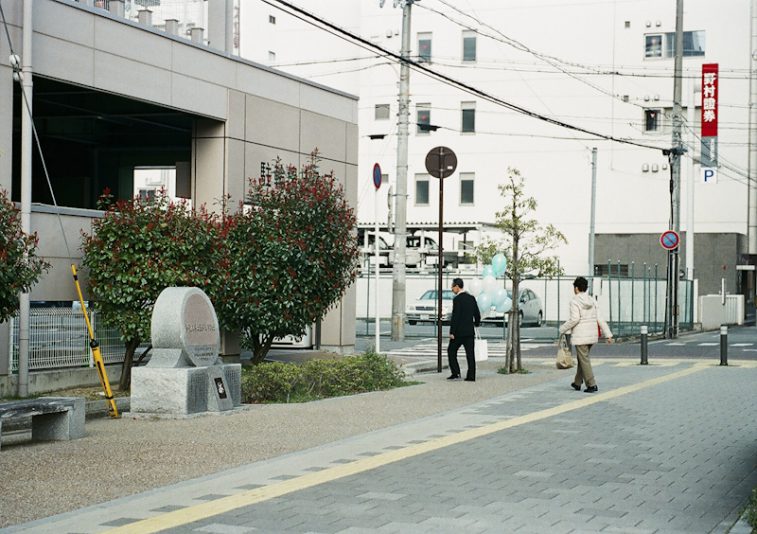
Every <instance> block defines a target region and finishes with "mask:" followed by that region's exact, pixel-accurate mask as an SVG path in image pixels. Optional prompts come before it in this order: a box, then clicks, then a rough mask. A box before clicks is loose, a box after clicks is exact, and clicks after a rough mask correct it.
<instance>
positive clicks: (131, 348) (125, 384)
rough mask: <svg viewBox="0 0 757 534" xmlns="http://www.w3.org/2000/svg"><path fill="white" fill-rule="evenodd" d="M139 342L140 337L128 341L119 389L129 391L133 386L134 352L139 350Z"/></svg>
mask: <svg viewBox="0 0 757 534" xmlns="http://www.w3.org/2000/svg"><path fill="white" fill-rule="evenodd" d="M139 343H140V340H139V339H133V340H131V341H128V342H127V343H126V352H125V353H124V363H123V365H122V366H121V380H119V381H118V389H120V390H121V391H128V390H129V388H131V368H132V365H133V362H134V353H135V352H136V351H137V347H139Z"/></svg>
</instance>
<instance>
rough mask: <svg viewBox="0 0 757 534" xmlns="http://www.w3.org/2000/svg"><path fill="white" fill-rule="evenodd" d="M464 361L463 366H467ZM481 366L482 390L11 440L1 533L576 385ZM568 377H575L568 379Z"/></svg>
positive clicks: (388, 395)
mask: <svg viewBox="0 0 757 534" xmlns="http://www.w3.org/2000/svg"><path fill="white" fill-rule="evenodd" d="M463 361H464V359H463ZM500 365H501V362H493V361H488V362H485V363H484V364H482V365H481V364H480V365H479V377H478V378H479V379H478V380H477V381H476V382H475V383H473V384H472V383H468V382H462V381H455V382H448V381H447V380H445V378H446V376H447V373H446V372H445V373H442V374H437V373H430V374H417V375H413V376H411V379H412V380H417V381H420V382H422V384H419V385H415V386H409V387H403V388H398V389H394V390H391V391H380V392H374V393H367V394H362V395H356V396H351V397H339V398H334V399H327V400H322V401H317V402H309V403H305V404H268V405H251V406H245V407H244V409H241V410H237V411H235V412H234V413H231V414H225V415H220V416H219V415H216V416H203V417H193V418H189V419H179V420H166V419H161V420H158V419H131V418H128V417H124V418H122V419H118V420H112V419H108V418H93V419H88V420H87V423H86V431H87V436H86V437H85V438H82V439H78V440H73V441H60V442H49V443H31V442H30V441H28V438H29V434H28V433H26V434H20V435H9V436H8V437H7V438H4V439H3V444H2V451H0V474H1V475H0V477H1V478H2V482H1V483H0V527H4V526H10V525H15V524H18V523H23V522H26V521H31V520H34V519H39V518H42V517H48V516H50V515H54V514H58V513H62V512H67V511H70V510H75V509H77V508H81V507H83V506H88V505H92V504H96V503H99V502H103V501H108V500H111V499H114V498H117V497H122V496H125V495H131V494H134V493H138V492H142V491H145V490H149V489H152V488H156V487H160V486H165V485H168V484H172V483H175V482H179V481H182V480H187V479H191V478H195V477H199V476H203V475H208V474H212V473H215V472H218V471H221V470H223V469H228V468H232V467H235V466H239V465H242V464H247V463H251V462H256V461H259V460H264V459H267V458H272V457H276V456H279V455H282V454H285V453H289V452H293V451H297V450H302V449H307V448H310V447H314V446H317V445H322V444H324V443H328V442H332V441H336V440H339V439H342V438H345V437H348V436H353V435H357V434H362V433H364V432H369V431H372V430H377V429H380V428H385V427H388V426H392V425H395V424H399V423H403V422H406V421H411V420H414V419H418V418H421V417H425V416H429V415H433V414H437V413H440V412H444V411H446V410H450V409H455V408H459V407H462V406H465V405H468V404H473V403H476V402H479V401H482V400H486V399H489V398H492V397H496V396H499V395H502V394H505V393H508V392H511V391H515V390H518V389H521V388H525V387H528V386H530V385H533V384H537V383H540V382H544V381H549V380H554V379H556V378H559V377H561V376H562V377H564V378H565V385H566V387H567V385H568V382H569V380H570V377H568V375H567V374H566V373H565V372H561V371H557V370H555V369H554V368H551V367H550V368H548V367H546V366H538V365H531V366H530V367H529V370H530V371H531V373H529V374H523V375H499V374H496V372H495V371H496V368H497V367H499V366H500ZM568 374H571V377H572V373H568Z"/></svg>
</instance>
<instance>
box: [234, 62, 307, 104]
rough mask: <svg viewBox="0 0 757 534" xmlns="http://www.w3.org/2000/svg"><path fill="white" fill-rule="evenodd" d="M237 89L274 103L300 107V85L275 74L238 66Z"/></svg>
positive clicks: (242, 65) (246, 66) (247, 66)
mask: <svg viewBox="0 0 757 534" xmlns="http://www.w3.org/2000/svg"><path fill="white" fill-rule="evenodd" d="M236 89H238V90H240V91H244V92H245V93H247V94H250V95H254V96H258V97H260V98H264V99H267V100H271V101H274V102H280V103H282V104H287V105H290V106H294V107H299V106H300V84H299V83H298V82H296V81H294V80H292V79H289V78H285V77H283V76H279V75H277V74H275V73H273V72H269V71H265V70H260V69H255V68H251V67H250V66H249V65H244V64H241V63H240V64H237V86H236Z"/></svg>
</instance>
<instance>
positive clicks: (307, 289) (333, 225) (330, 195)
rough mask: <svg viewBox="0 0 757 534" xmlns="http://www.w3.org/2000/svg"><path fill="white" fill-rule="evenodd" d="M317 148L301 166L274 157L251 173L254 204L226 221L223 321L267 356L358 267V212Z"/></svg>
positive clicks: (220, 293) (315, 315) (256, 357)
mask: <svg viewBox="0 0 757 534" xmlns="http://www.w3.org/2000/svg"><path fill="white" fill-rule="evenodd" d="M317 163H318V157H317V151H316V152H314V153H313V154H312V155H311V161H310V163H309V164H307V165H306V166H305V167H304V168H303V170H302V172H301V173H299V174H298V173H297V169H296V168H295V167H292V166H289V167H284V166H283V165H282V164H281V161H277V162H276V163H275V165H274V169H273V175H272V176H268V177H266V176H264V177H261V178H257V179H251V180H250V187H249V193H248V196H247V205H246V206H243V209H240V210H239V211H238V212H237V213H235V214H233V215H231V216H230V217H227V218H226V219H225V221H224V227H223V235H222V240H223V243H224V247H225V249H226V253H225V254H224V256H223V258H222V259H221V263H220V265H219V275H220V279H219V280H218V282H217V283H216V284H215V286H216V287H215V289H214V297H215V298H214V302H215V304H216V310H217V311H218V316H219V320H220V322H221V324H222V325H223V326H224V327H225V328H228V329H236V330H240V331H241V332H242V344H243V345H244V346H245V347H247V348H249V349H251V350H252V351H253V359H252V361H253V363H259V362H261V361H263V358H264V357H265V355H266V354H267V352H268V350H269V349H270V347H271V344H272V342H273V339H274V338H276V337H282V336H286V335H290V334H295V335H296V334H301V333H303V332H304V331H305V328H306V327H307V326H308V325H311V324H313V323H314V322H315V321H317V320H319V319H320V318H321V317H323V315H324V314H325V313H326V312H327V311H328V310H329V309H330V308H331V307H332V306H334V305H335V304H336V303H337V302H339V300H340V299H341V297H342V295H343V294H344V292H345V291H346V289H347V287H349V286H350V284H352V282H353V281H354V280H355V277H356V275H357V265H358V254H359V252H358V247H357V242H356V240H355V237H354V229H355V215H354V212H353V210H352V208H350V207H349V206H348V204H347V202H346V200H345V198H344V193H343V191H342V188H341V186H340V185H338V184H337V183H336V181H335V179H334V176H333V175H332V174H327V175H324V176H321V175H320V173H319V171H318V167H317Z"/></svg>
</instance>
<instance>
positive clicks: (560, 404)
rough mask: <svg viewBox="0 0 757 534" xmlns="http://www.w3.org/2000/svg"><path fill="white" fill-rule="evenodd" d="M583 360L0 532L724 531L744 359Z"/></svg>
mask: <svg viewBox="0 0 757 534" xmlns="http://www.w3.org/2000/svg"><path fill="white" fill-rule="evenodd" d="M596 364H597V376H598V380H599V385H600V388H601V389H600V392H599V394H594V395H588V394H585V393H578V392H574V391H573V390H571V389H570V388H569V387H568V382H569V379H568V375H567V374H566V373H562V374H559V375H550V376H551V377H552V378H551V379H549V380H547V381H541V382H538V381H537V382H534V383H533V384H532V385H530V386H528V387H526V388H523V389H520V390H518V391H513V392H509V393H504V394H502V395H498V396H494V397H493V398H491V399H488V400H485V401H483V402H477V403H474V404H469V405H466V406H463V407H461V408H457V409H450V410H446V411H445V412H444V413H440V414H437V415H433V416H430V417H424V418H420V419H416V420H412V421H408V422H405V423H403V424H399V425H395V426H391V427H389V428H384V429H380V430H375V431H373V432H369V433H365V434H361V435H357V436H353V437H349V438H346V439H341V440H337V441H335V442H333V443H329V444H324V445H321V446H319V447H315V448H311V449H307V450H304V451H300V452H294V453H290V454H286V455H284V456H280V457H277V458H272V459H269V460H265V461H260V462H255V463H251V464H248V465H243V466H240V467H237V468H233V469H230V470H226V471H224V472H221V473H218V474H215V475H211V476H207V477H204V478H200V479H196V480H191V481H187V482H182V483H179V484H174V485H170V486H167V487H163V488H159V489H156V490H153V491H149V492H146V493H143V494H139V495H135V496H131V497H125V498H122V499H116V500H114V501H110V502H107V503H103V504H101V505H98V506H94V507H90V508H85V509H82V510H77V511H76V512H72V513H68V514H63V515H60V516H55V517H52V518H48V519H44V520H41V521H37V522H34V523H29V524H25V525H19V526H17V527H11V528H10V529H8V532H56V533H61V532H106V531H112V532H157V531H163V530H165V531H167V532H177V533H178V532H217V533H243V532H276V533H279V532H281V533H289V532H293V533H294V532H296V533H303V532H312V533H316V532H317V533H360V532H413V533H415V532H434V533H437V532H466V533H467V532H498V533H500V532H535V533H561V532H564V533H568V532H581V533H583V532H600V531H601V532H625V533H645V532H646V533H652V532H661V533H684V532H685V533H697V532H703V533H705V532H727V530H728V528H729V527H730V526H731V525H732V524H733V523H734V522H735V521H736V519H737V515H738V512H739V507H740V505H741V504H742V503H743V502H744V501H745V499H746V497H747V496H748V495H749V493H750V492H751V489H752V487H754V486H757V464H756V460H757V454H756V453H757V426H755V420H754V414H755V413H757V386H756V384H757V365H756V364H755V362H732V365H731V366H729V367H718V366H715V365H712V364H711V363H703V362H695V361H681V360H676V361H673V360H671V361H668V362H659V363H657V364H655V365H650V366H644V367H642V366H639V365H636V363H635V362H631V361H630V360H627V361H618V360H606V361H597V362H596ZM495 378H496V377H491V376H490V377H489V379H490V380H494V379H495ZM432 379H433V381H434V382H435V383H438V385H440V386H443V387H444V388H445V391H446V392H447V393H453V394H454V392H456V391H459V392H463V391H466V390H465V389H462V388H475V387H477V386H478V385H479V383H478V382H477V383H476V384H469V383H463V382H455V383H451V384H449V383H442V381H443V380H444V378H443V376H440V375H434V376H433V377H432ZM445 382H446V381H445ZM485 382H486V380H482V381H481V383H482V384H483V383H485ZM408 389H412V388H408ZM420 389H422V388H419V390H418V391H420ZM373 415H374V414H363V416H367V417H372V416H373ZM220 419H225V418H217V420H220Z"/></svg>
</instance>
